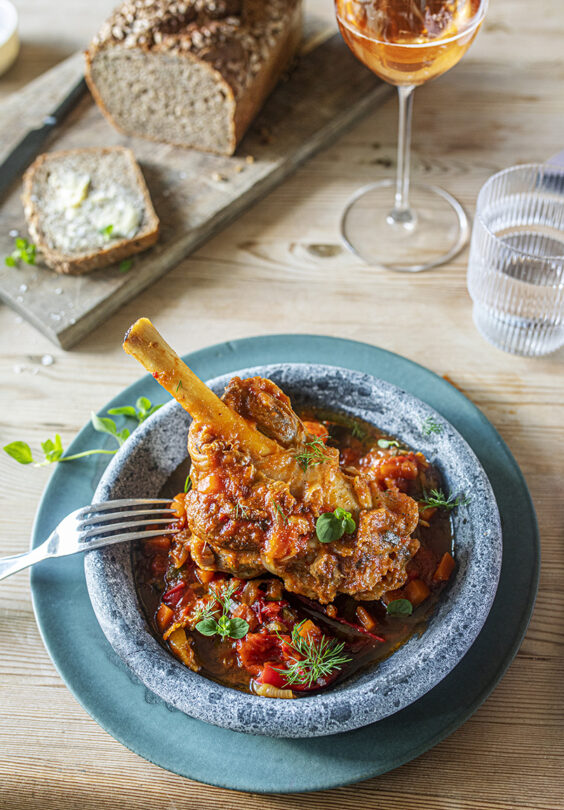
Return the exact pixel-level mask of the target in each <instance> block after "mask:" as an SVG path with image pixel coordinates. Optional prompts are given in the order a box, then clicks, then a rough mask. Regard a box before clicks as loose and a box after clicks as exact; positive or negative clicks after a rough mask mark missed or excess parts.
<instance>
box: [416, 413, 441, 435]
mask: <svg viewBox="0 0 564 810" xmlns="http://www.w3.org/2000/svg"><path fill="white" fill-rule="evenodd" d="M442 432H443V426H442V425H439V423H438V422H437V421H436V420H435V419H434V418H433V417H432V416H428V417H427V418H426V419H425V421H424V422H423V424H422V425H421V433H422V434H423V436H430V435H431V433H442Z"/></svg>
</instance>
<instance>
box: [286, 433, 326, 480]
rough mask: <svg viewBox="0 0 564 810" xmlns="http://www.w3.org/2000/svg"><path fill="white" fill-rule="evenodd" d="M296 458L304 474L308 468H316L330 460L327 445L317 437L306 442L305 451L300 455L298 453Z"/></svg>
mask: <svg viewBox="0 0 564 810" xmlns="http://www.w3.org/2000/svg"><path fill="white" fill-rule="evenodd" d="M294 458H295V459H296V461H297V462H298V464H299V465H300V467H301V468H302V470H303V471H304V472H305V471H306V470H307V469H308V467H315V465H316V464H322V463H323V462H324V461H328V460H329V456H328V455H327V448H326V447H325V443H324V442H323V441H322V440H321V439H320V438H319V437H317V436H316V437H314V438H313V439H311V440H310V441H308V442H305V444H304V449H303V450H302V451H301V452H300V453H296V455H295V456H294Z"/></svg>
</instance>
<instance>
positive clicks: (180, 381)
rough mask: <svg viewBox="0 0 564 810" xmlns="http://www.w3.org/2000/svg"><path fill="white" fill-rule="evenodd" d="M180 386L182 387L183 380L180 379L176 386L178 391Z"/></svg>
mask: <svg viewBox="0 0 564 810" xmlns="http://www.w3.org/2000/svg"><path fill="white" fill-rule="evenodd" d="M179 388H182V380H178V385H177V386H176V388H175V391H178V389H179Z"/></svg>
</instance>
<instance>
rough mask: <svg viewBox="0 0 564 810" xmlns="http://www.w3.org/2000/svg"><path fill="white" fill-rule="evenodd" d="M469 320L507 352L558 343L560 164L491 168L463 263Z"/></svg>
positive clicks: (563, 185)
mask: <svg viewBox="0 0 564 810" xmlns="http://www.w3.org/2000/svg"><path fill="white" fill-rule="evenodd" d="M468 290H469V292H470V296H471V298H472V301H473V304H474V309H473V316H474V323H475V324H476V326H477V328H478V330H479V331H480V332H481V334H482V335H483V336H484V337H485V338H486V339H487V340H489V341H490V343H493V345H494V346H497V347H498V348H499V349H503V350H504V351H507V352H512V353H513V354H521V355H528V356H536V355H542V354H548V353H549V352H553V351H555V350H556V349H558V348H559V347H560V346H563V345H564V171H563V170H562V169H561V168H560V167H558V166H551V165H550V164H542V165H536V164H535V165H524V166H515V167H513V168H511V169H506V170H505V171H502V172H499V173H498V174H495V175H493V177H490V179H489V180H488V181H487V183H486V184H485V185H484V186H483V187H482V189H481V191H480V194H479V195H478V201H477V205H476V217H475V220H474V227H473V230H472V242H471V246H470V259H469V263H468Z"/></svg>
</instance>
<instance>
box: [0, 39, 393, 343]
mask: <svg viewBox="0 0 564 810" xmlns="http://www.w3.org/2000/svg"><path fill="white" fill-rule="evenodd" d="M82 70H83V57H82V54H80V53H79V54H75V55H74V56H72V57H70V59H67V60H66V61H65V62H62V63H61V64H60V65H58V66H57V67H55V68H53V69H52V70H50V71H49V72H48V73H45V74H44V75H43V76H41V77H40V78H39V79H36V80H35V81H34V82H32V83H31V84H29V85H28V86H27V87H26V88H25V89H24V90H23V91H21V92H19V93H18V94H17V95H15V96H13V97H11V98H10V99H9V100H8V101H7V102H5V103H4V104H3V105H2V106H1V107H0V162H1V161H2V160H3V159H4V157H5V156H6V155H7V154H8V153H9V151H10V150H11V149H12V148H13V147H14V146H15V145H16V144H17V143H18V141H19V140H20V138H21V137H23V135H24V134H25V133H26V132H28V131H29V130H30V129H31V128H33V127H37V126H38V125H39V124H40V123H41V121H42V119H43V118H44V116H46V115H47V114H48V113H49V112H50V111H51V110H52V109H54V108H55V107H56V105H57V104H58V103H59V102H60V101H61V100H62V98H64V96H65V95H66V94H67V92H68V91H69V89H70V88H71V87H72V85H73V84H74V83H75V82H76V81H77V80H78V79H79V78H80V76H81V74H82ZM391 91H392V90H391V88H390V87H388V85H385V84H383V83H382V82H380V81H379V80H378V79H376V78H375V77H374V75H373V74H372V73H370V71H368V70H367V69H366V68H364V67H363V66H362V65H361V64H360V63H359V62H357V60H356V59H354V57H353V56H352V55H351V54H350V52H349V50H348V48H347V47H346V46H345V44H344V43H343V42H342V40H341V38H340V37H339V35H334V36H332V37H330V38H329V39H325V40H324V41H321V42H315V41H313V42H310V43H309V46H307V44H306V47H305V48H304V50H303V52H302V55H301V57H300V60H299V62H298V64H297V66H296V68H295V69H294V70H293V72H292V73H291V74H290V75H289V77H288V78H287V79H286V81H283V82H281V83H280V84H279V86H278V87H277V88H276V90H275V91H274V92H273V94H272V95H271V97H270V98H269V100H268V101H267V103H266V105H265V107H264V108H263V110H262V112H261V113H260V115H259V116H258V118H257V119H256V120H255V122H254V123H253V125H252V126H251V129H250V130H249V132H248V133H247V135H246V136H245V138H244V140H243V142H242V143H241V145H240V146H239V148H238V150H237V153H236V155H234V156H233V157H219V156H217V155H209V154H205V153H203V152H197V151H195V150H189V149H179V148H175V147H172V146H168V145H166V144H155V143H152V142H149V141H145V140H142V139H140V138H128V137H126V136H124V135H122V134H121V133H119V132H117V131H116V130H115V129H114V128H113V127H112V126H111V125H110V124H109V123H108V122H107V121H106V119H105V118H104V117H103V116H102V114H101V113H100V112H99V110H98V108H97V107H96V105H95V104H94V102H93V101H92V98H91V97H90V95H88V96H86V97H85V98H84V99H83V100H82V101H81V102H80V104H79V105H78V106H77V107H76V108H75V110H74V111H73V112H72V113H71V114H70V115H69V117H68V118H67V120H66V121H65V122H64V124H63V125H62V126H61V127H60V128H59V129H58V130H57V132H56V134H55V136H54V138H53V140H52V141H51V142H50V144H49V150H58V149H72V148H76V147H82V146H93V145H97V146H102V145H113V144H123V145H125V146H129V147H130V148H131V149H133V151H134V153H135V155H136V157H137V159H138V160H139V162H140V164H141V168H142V170H143V173H144V175H145V178H146V180H147V185H148V186H149V191H150V193H151V197H152V199H153V203H154V205H155V209H156V211H157V214H158V216H159V218H160V221H161V236H160V239H159V242H158V243H157V245H155V246H154V247H153V248H151V249H150V250H149V251H147V252H145V253H142V254H140V255H138V256H137V257H135V258H134V260H133V264H132V267H131V269H130V270H128V271H127V272H125V273H124V272H120V269H119V267H118V266H112V267H108V268H106V269H103V270H97V271H94V272H93V273H91V274H90V275H86V276H78V277H72V276H62V275H58V274H56V273H54V272H53V271H51V270H49V269H48V268H46V267H45V266H41V265H39V264H38V265H37V266H31V267H30V266H28V265H25V264H20V266H19V267H17V268H11V267H7V266H5V265H4V257H5V256H8V255H9V254H10V253H11V252H12V250H13V247H14V235H15V233H16V232H17V233H18V234H21V235H22V236H27V229H26V224H25V219H24V216H23V209H22V205H21V201H20V194H21V186H19V185H18V187H15V188H14V189H13V190H12V192H11V194H10V195H9V196H7V197H6V198H5V199H4V200H3V204H2V206H1V207H0V263H1V264H0V297H1V298H2V300H3V301H4V302H5V303H6V304H8V305H9V306H11V307H13V308H14V309H15V310H17V312H18V313H19V314H20V315H22V316H23V317H24V318H26V319H27V320H28V321H30V322H31V323H32V324H33V325H34V326H35V327H36V328H37V329H39V330H40V331H41V332H43V334H45V335H47V337H49V338H50V339H51V340H52V341H53V342H54V343H56V344H58V345H59V346H61V347H62V348H64V349H68V348H70V347H71V346H74V345H75V344H76V343H77V342H78V341H79V340H81V338H83V337H84V336H85V335H87V334H88V333H89V332H90V331H91V330H92V329H94V328H95V327H97V326H98V325H99V324H100V323H102V322H103V321H104V320H105V319H106V318H108V316H109V315H111V314H112V313H113V312H115V311H116V310H117V309H118V308H119V307H120V306H121V305H122V304H123V303H125V302H126V301H129V300H131V298H133V297H134V296H135V295H137V294H138V293H139V292H141V290H143V289H145V287H147V286H148V285H149V284H152V283H153V282H154V281H155V280H156V279H158V278H159V277H160V276H162V275H163V274H164V273H166V272H167V271H168V270H170V269H171V268H172V267H174V266H175V265H176V264H178V262H179V261H180V260H181V259H183V258H184V257H185V256H187V255H188V254H189V253H190V252H191V251H193V250H195V249H196V248H197V247H199V246H200V245H201V244H202V243H203V242H204V241H205V240H206V239H208V238H209V237H211V236H213V235H214V234H216V233H217V232H218V231H219V230H221V229H222V228H223V227H225V225H227V224H228V223H229V222H231V221H232V220H233V219H234V218H235V217H237V216H238V215H239V214H241V213H242V212H243V211H244V210H245V209H246V208H248V207H249V206H250V205H252V204H253V203H254V202H256V201H257V200H258V199H260V198H261V197H262V196H263V195H265V194H266V193H267V192H268V191H270V189H272V188H273V187H274V186H276V185H277V184H278V183H280V182H281V181H282V180H283V179H284V178H285V177H287V176H288V175H289V174H290V173H291V172H293V171H294V169H296V168H297V167H298V166H299V165H300V164H301V163H303V162H304V161H305V160H307V159H308V158H309V157H310V156H311V155H313V154H314V153H315V152H316V151H317V150H319V149H321V148H322V147H324V146H327V145H328V144H329V143H331V141H333V140H334V139H335V138H337V137H338V136H339V135H340V134H341V133H342V132H343V131H344V130H345V129H346V128H347V127H349V126H350V125H351V124H353V123H354V122H355V121H357V120H358V119H359V118H360V117H361V116H362V115H364V114H365V113H366V112H368V111H369V110H370V109H372V108H373V107H374V106H375V105H376V104H377V103H379V102H381V101H382V100H383V99H384V98H386V97H387V95H388V94H389V93H390V92H391Z"/></svg>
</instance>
